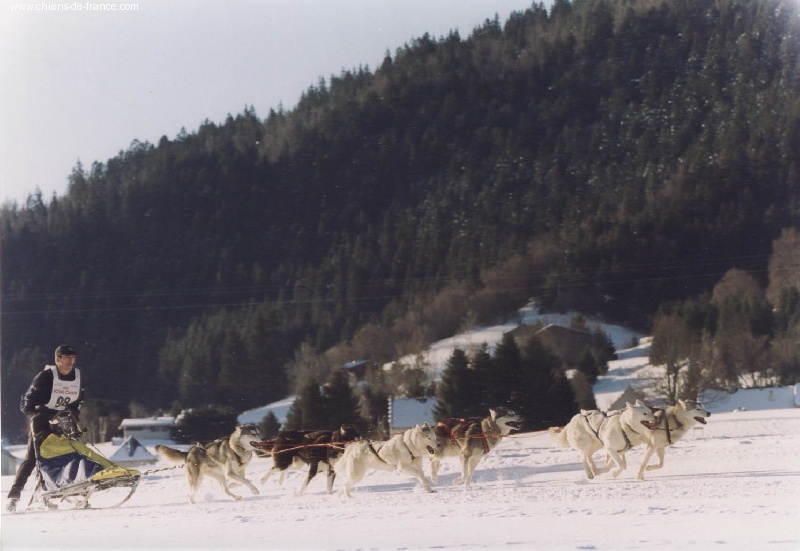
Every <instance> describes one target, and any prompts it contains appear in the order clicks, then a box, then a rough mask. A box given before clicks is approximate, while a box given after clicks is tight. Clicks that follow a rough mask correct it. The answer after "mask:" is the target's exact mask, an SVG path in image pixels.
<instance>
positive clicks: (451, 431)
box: [430, 408, 522, 488]
mask: <svg viewBox="0 0 800 551" xmlns="http://www.w3.org/2000/svg"><path fill="white" fill-rule="evenodd" d="M521 420H522V418H521V417H520V416H519V415H517V414H516V413H514V412H513V411H511V410H506V409H502V408H494V409H490V410H489V415H487V416H486V417H484V418H480V417H474V418H469V419H447V420H445V421H442V422H441V423H439V424H438V425H436V426H434V427H433V430H434V432H435V433H436V437H437V439H438V441H439V443H440V444H441V445H440V446H439V448H438V449H437V450H436V453H435V454H434V455H432V456H431V458H430V460H431V480H432V481H433V483H434V484H436V483H437V482H438V480H439V465H440V464H441V462H442V459H444V458H446V457H459V458H460V459H461V476H460V477H458V478H456V479H455V480H453V484H461V483H462V482H463V483H464V485H465V486H466V487H467V488H470V487H471V486H472V475H473V474H474V473H475V469H476V468H477V467H478V463H480V460H481V459H482V458H483V456H484V455H486V454H487V453H489V452H490V451H492V449H494V448H495V447H496V446H497V445H498V444H499V443H500V441H501V439H502V438H503V437H504V436H506V435H508V434H509V433H510V432H511V431H512V430H516V429H519V427H520V421H521Z"/></svg>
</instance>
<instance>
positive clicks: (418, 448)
mask: <svg viewBox="0 0 800 551" xmlns="http://www.w3.org/2000/svg"><path fill="white" fill-rule="evenodd" d="M438 446H439V444H438V442H437V441H436V433H434V432H433V429H431V427H430V426H428V423H425V424H424V425H416V426H415V427H414V428H413V429H408V430H406V431H404V432H403V433H401V434H396V435H394V436H392V437H391V438H390V439H389V440H386V441H375V440H359V441H357V442H353V443H352V444H349V445H348V446H347V447H346V448H345V449H344V453H343V454H342V457H341V458H340V459H339V460H338V461H337V462H336V464H335V466H334V470H335V471H336V474H338V475H339V476H344V477H345V481H344V486H342V489H341V490H339V495H340V496H341V495H346V496H347V497H353V496H352V494H351V493H350V489H351V488H352V487H354V486H355V485H356V484H358V483H359V482H361V480H363V478H364V476H366V474H367V473H368V472H369V471H370V470H372V469H381V470H384V471H396V472H399V473H403V474H407V475H409V476H413V477H415V478H416V479H417V480H419V481H420V483H421V484H422V485H423V486H424V487H425V491H427V492H433V490H432V489H431V486H430V484H429V483H428V480H427V479H426V478H425V473H424V472H423V470H422V457H423V456H424V455H425V454H430V455H432V454H433V453H435V451H436V448H437V447H438Z"/></svg>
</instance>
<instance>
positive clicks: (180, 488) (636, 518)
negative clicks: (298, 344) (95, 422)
mask: <svg viewBox="0 0 800 551" xmlns="http://www.w3.org/2000/svg"><path fill="white" fill-rule="evenodd" d="M628 457H629V458H628V470H627V471H625V472H624V473H623V474H622V475H621V476H620V477H619V478H618V479H616V480H614V479H612V478H611V477H610V476H608V475H603V476H601V477H599V478H596V479H595V480H593V481H587V480H586V479H585V477H584V473H583V471H582V469H581V467H580V464H579V462H578V456H577V453H576V452H574V451H573V450H571V449H569V448H554V447H552V446H551V445H550V441H549V437H548V436H547V435H546V434H541V433H531V434H522V435H518V436H513V437H509V438H507V439H506V440H505V441H504V442H503V443H502V444H501V445H500V446H499V447H498V448H496V449H495V450H493V451H492V452H491V454H490V455H489V456H488V457H487V458H486V459H485V460H484V461H483V462H482V463H481V464H480V465H479V467H478V470H477V472H476V475H475V485H474V486H473V488H472V489H471V490H469V491H467V490H465V489H464V488H463V487H454V486H452V485H451V484H450V482H451V481H452V480H453V478H454V477H455V469H456V464H455V463H454V462H452V460H451V462H447V463H444V464H443V470H442V472H443V476H441V477H440V480H439V485H437V486H435V489H436V493H433V494H428V493H426V492H424V491H423V490H422V488H421V487H420V486H419V484H418V483H417V482H415V481H412V480H411V479H409V478H407V477H405V476H403V475H399V474H395V473H384V472H376V473H373V474H371V475H368V476H367V478H366V479H365V480H364V481H363V482H362V484H361V485H360V486H358V487H357V488H356V490H355V492H354V496H355V497H354V498H353V499H349V500H348V499H346V498H340V497H338V496H336V495H333V496H329V495H327V494H326V493H325V480H324V477H323V476H318V477H317V478H316V479H315V480H314V481H313V482H312V483H311V485H310V486H309V489H308V492H307V493H306V494H305V495H304V496H302V497H294V496H293V492H294V490H295V489H296V488H297V487H299V485H300V482H301V476H302V475H301V473H300V472H299V471H295V472H293V473H291V474H290V475H289V476H287V479H286V481H285V483H284V485H283V486H279V485H278V482H277V480H276V479H275V478H274V477H273V478H272V479H271V480H270V481H268V482H267V483H266V484H265V485H261V486H259V488H260V490H261V495H258V496H252V495H249V494H242V495H244V498H243V499H242V500H241V501H239V502H234V501H232V500H230V499H229V498H227V497H225V496H224V495H223V494H222V492H221V491H220V490H219V488H218V487H217V486H216V484H215V483H213V482H211V481H207V482H206V484H205V485H204V486H203V488H202V489H201V490H200V492H199V494H198V497H199V500H198V503H197V504H196V505H190V504H189V503H188V502H187V499H186V483H185V480H184V476H183V471H182V470H166V471H161V472H158V473H154V474H150V475H147V476H145V477H144V479H143V482H142V483H141V484H140V486H139V488H138V490H137V492H136V493H135V494H134V496H133V497H132V498H131V500H130V501H128V502H127V503H125V504H124V505H122V506H121V507H119V508H117V509H107V510H88V511H60V512H53V513H44V512H42V513H25V514H16V515H8V514H3V516H2V536H1V538H2V549H3V550H4V551H6V550H21V549H48V550H53V549H170V550H179V549H464V550H466V549H470V550H472V549H509V550H510V549H520V550H521V549H526V550H527V549H593V550H595V549H596V550H625V549H669V550H670V551H674V550H676V549H696V550H709V549H719V550H733V549H737V550H748V551H750V550H788V549H800V499H798V496H800V409H792V408H782V409H753V410H748V411H737V412H728V413H714V414H713V415H712V416H711V417H710V419H709V423H708V425H707V426H706V427H705V428H704V429H702V430H700V431H695V432H694V433H692V434H690V435H688V436H687V438H686V439H685V440H682V441H680V442H678V443H677V444H675V445H674V446H673V447H672V448H670V449H669V450H668V451H667V456H666V462H665V463H666V464H665V467H664V468H663V469H662V470H659V471H652V472H650V473H648V476H647V480H645V481H636V480H635V476H636V466H637V465H638V460H639V458H640V457H641V449H635V450H633V451H631V452H629V456H628ZM598 459H600V458H599V456H598ZM269 465H270V460H267V459H256V460H254V461H253V462H252V463H251V465H250V467H249V476H250V479H251V480H253V481H257V480H258V479H259V477H260V476H261V474H262V473H263V472H264V470H265V469H267V468H268V467H269ZM159 466H163V465H157V467H159ZM426 469H427V466H426ZM426 472H428V471H427V470H426ZM10 484H11V477H9V476H4V477H2V490H3V498H5V495H6V493H7V492H8V488H9V486H10ZM338 487H339V486H338V484H337V485H335V488H334V491H336V490H337V489H338ZM237 490H240V491H241V490H244V489H243V488H237ZM26 495H27V492H26V493H24V494H23V499H25V497H26Z"/></svg>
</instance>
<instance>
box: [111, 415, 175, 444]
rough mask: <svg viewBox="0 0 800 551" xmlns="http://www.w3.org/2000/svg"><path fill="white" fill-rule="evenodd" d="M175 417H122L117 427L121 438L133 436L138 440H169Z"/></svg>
mask: <svg viewBox="0 0 800 551" xmlns="http://www.w3.org/2000/svg"><path fill="white" fill-rule="evenodd" d="M174 427H175V417H144V418H140V419H123V420H122V423H120V425H119V428H120V429H121V430H122V438H123V440H127V439H128V438H129V437H131V436H133V437H135V438H136V439H137V440H138V441H139V442H148V441H152V440H155V441H158V442H165V441H166V442H171V441H172V429H173V428H174Z"/></svg>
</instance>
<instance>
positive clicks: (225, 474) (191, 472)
mask: <svg viewBox="0 0 800 551" xmlns="http://www.w3.org/2000/svg"><path fill="white" fill-rule="evenodd" d="M258 440H260V436H259V434H258V428H257V427H256V426H255V425H252V424H246V425H239V426H237V427H236V428H235V429H234V431H233V432H232V433H231V435H230V436H229V437H227V438H219V439H217V440H214V441H212V442H206V443H203V444H197V445H195V446H192V447H191V449H189V451H188V452H185V451H180V450H176V449H174V448H170V447H169V446H162V445H158V446H156V451H157V452H158V454H159V455H160V456H161V457H163V458H164V459H166V460H167V461H169V462H171V463H175V464H178V465H181V464H182V465H185V467H186V482H187V483H188V484H189V502H191V503H194V502H195V501H194V497H195V494H196V493H197V490H198V488H199V487H200V483H201V482H202V481H203V478H205V477H206V476H208V477H211V478H213V479H214V480H216V481H217V482H219V485H220V487H221V488H222V490H223V491H224V492H225V493H226V494H227V495H229V496H230V497H232V498H233V499H235V500H239V499H242V498H241V496H238V495H236V494H234V493H233V492H231V490H230V488H229V487H228V480H229V479H230V480H231V481H234V482H238V483H240V484H244V485H245V486H247V487H248V488H249V489H250V491H251V492H252V493H253V495H258V489H257V488H256V487H255V486H254V485H253V484H252V483H251V482H250V481H249V480H247V478H245V476H244V475H245V468H246V466H247V464H248V463H249V462H250V460H251V459H252V458H253V455H254V454H253V449H254V448H253V445H252V443H251V442H252V441H258Z"/></svg>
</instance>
